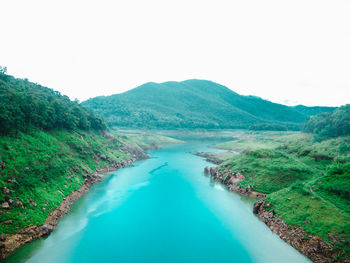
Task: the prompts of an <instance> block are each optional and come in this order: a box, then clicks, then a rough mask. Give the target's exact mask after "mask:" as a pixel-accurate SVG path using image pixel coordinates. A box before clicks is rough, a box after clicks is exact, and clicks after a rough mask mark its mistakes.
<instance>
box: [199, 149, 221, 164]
mask: <svg viewBox="0 0 350 263" xmlns="http://www.w3.org/2000/svg"><path fill="white" fill-rule="evenodd" d="M196 155H197V156H199V157H203V158H205V160H206V161H207V162H209V163H213V164H216V165H219V164H221V163H223V162H224V160H222V159H221V158H219V157H218V156H217V155H216V154H213V153H207V152H198V153H196Z"/></svg>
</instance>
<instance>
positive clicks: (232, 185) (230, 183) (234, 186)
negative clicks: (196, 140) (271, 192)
mask: <svg viewBox="0 0 350 263" xmlns="http://www.w3.org/2000/svg"><path fill="white" fill-rule="evenodd" d="M204 173H206V174H209V175H210V178H211V179H213V180H215V181H217V182H219V183H222V184H224V185H226V186H227V187H228V189H229V190H230V191H234V192H237V193H239V194H240V195H244V196H248V197H252V198H263V197H265V196H266V195H265V194H263V193H259V192H256V191H253V190H252V188H250V187H249V188H243V187H240V186H239V185H238V183H239V182H240V181H243V180H244V179H245V176H244V175H243V174H242V173H241V172H230V171H229V170H228V169H226V170H224V171H223V172H220V171H219V168H218V167H205V168H204ZM224 176H225V177H224Z"/></svg>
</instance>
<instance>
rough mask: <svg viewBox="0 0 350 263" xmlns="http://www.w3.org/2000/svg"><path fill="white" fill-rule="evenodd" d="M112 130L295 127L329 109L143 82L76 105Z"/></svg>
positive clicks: (200, 84)
mask: <svg viewBox="0 0 350 263" xmlns="http://www.w3.org/2000/svg"><path fill="white" fill-rule="evenodd" d="M82 105H84V106H85V107H87V108H90V109H93V110H94V111H95V112H96V113H98V114H100V115H101V116H103V117H105V118H106V120H107V121H108V122H109V124H110V125H112V126H125V127H135V128H137V127H144V128H162V129H172V128H209V129H210V128H219V129H220V128H221V129H222V128H249V127H251V126H252V125H254V129H292V130H293V129H298V125H299V124H300V123H303V122H305V121H306V120H307V118H308V116H310V115H313V114H316V113H319V112H320V111H332V110H333V109H334V108H329V107H305V106H298V107H288V106H285V105H281V104H277V103H272V102H270V101H267V100H264V99H261V98H259V97H256V96H242V95H239V94H237V93H235V92H233V91H232V90H230V89H229V88H227V87H225V86H222V85H220V84H217V83H215V82H212V81H207V80H196V79H192V80H186V81H183V82H174V81H171V82H164V83H153V82H150V83H146V84H143V85H141V86H139V87H137V88H135V89H132V90H130V91H127V92H124V93H121V94H115V95H112V96H101V97H96V98H92V99H89V100H87V101H85V102H83V103H82Z"/></svg>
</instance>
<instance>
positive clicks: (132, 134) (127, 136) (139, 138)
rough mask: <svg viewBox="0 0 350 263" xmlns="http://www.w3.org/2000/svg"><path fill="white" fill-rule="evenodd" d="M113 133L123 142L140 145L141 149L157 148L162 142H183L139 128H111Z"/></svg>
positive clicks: (135, 145)
mask: <svg viewBox="0 0 350 263" xmlns="http://www.w3.org/2000/svg"><path fill="white" fill-rule="evenodd" d="M113 134H115V135H116V136H117V137H118V138H119V139H120V140H121V141H122V142H123V143H125V144H128V145H131V146H134V147H140V148H141V149H143V150H150V149H154V148H157V146H159V145H162V144H177V143H183V141H180V140H177V139H174V138H171V137H168V136H164V135H159V134H155V133H154V132H152V133H151V132H149V131H141V130H117V129H115V130H113Z"/></svg>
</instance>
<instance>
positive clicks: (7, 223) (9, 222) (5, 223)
mask: <svg viewBox="0 0 350 263" xmlns="http://www.w3.org/2000/svg"><path fill="white" fill-rule="evenodd" d="M2 224H4V225H11V224H12V220H11V219H10V220H6V221H4V222H2Z"/></svg>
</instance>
